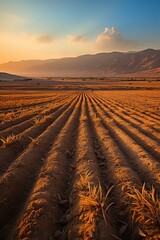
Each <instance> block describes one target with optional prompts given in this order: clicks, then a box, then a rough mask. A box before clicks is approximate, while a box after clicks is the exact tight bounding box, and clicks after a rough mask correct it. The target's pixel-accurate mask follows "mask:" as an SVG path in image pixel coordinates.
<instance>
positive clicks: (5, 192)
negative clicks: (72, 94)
mask: <svg viewBox="0 0 160 240" xmlns="http://www.w3.org/2000/svg"><path fill="white" fill-rule="evenodd" d="M78 103H79V99H77V103H74V104H72V105H71V106H70V107H69V108H68V109H67V110H65V111H64V112H63V113H62V114H61V115H60V116H59V117H58V119H57V120H56V121H55V122H54V123H53V124H52V125H51V126H50V127H48V128H47V129H46V131H45V132H44V133H42V134H41V135H40V136H39V137H38V138H37V139H36V140H35V141H33V142H32V143H31V145H30V146H29V148H28V149H26V151H24V153H23V154H22V155H21V156H20V157H19V158H17V159H16V161H15V162H14V163H13V164H11V165H10V167H9V168H8V170H7V171H6V173H5V174H4V175H3V176H2V177H1V178H0V192H1V198H0V202H1V205H0V212H1V215H2V216H3V218H0V227H2V226H5V223H6V222H7V220H9V219H11V216H12V218H13V215H15V214H16V212H17V211H18V209H19V207H20V205H21V204H22V203H23V201H24V199H25V198H26V197H25V194H26V193H27V192H28V191H30V190H31V186H32V185H33V183H34V182H35V178H36V176H37V173H38V171H39V169H40V168H41V167H42V165H43V164H44V158H45V155H46V154H47V151H48V150H49V149H50V147H51V145H52V143H53V141H54V140H55V139H56V137H57V135H58V134H59V132H60V130H61V129H62V127H63V126H64V124H65V123H66V121H67V119H68V117H69V116H70V114H71V113H72V112H73V110H74V107H75V105H76V104H78ZM13 206H14V207H13Z"/></svg>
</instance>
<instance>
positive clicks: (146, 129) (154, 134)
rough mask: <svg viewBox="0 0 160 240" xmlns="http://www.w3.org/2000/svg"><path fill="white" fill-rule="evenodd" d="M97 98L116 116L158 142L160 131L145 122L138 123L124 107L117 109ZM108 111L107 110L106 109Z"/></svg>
mask: <svg viewBox="0 0 160 240" xmlns="http://www.w3.org/2000/svg"><path fill="white" fill-rule="evenodd" d="M98 100H99V101H100V102H101V103H102V104H103V105H104V106H105V107H107V109H108V110H110V111H111V112H112V113H114V114H116V115H117V116H118V117H120V118H121V119H123V120H124V121H125V122H126V123H129V124H131V126H133V127H135V128H137V129H138V130H139V131H140V132H142V133H144V134H145V135H146V136H148V137H149V138H151V139H153V140H154V141H157V142H160V140H159V139H160V133H159V132H157V131H156V130H154V129H153V128H151V127H149V126H147V124H143V123H140V122H139V121H137V120H136V119H134V118H132V116H130V115H129V114H127V113H126V111H125V107H124V108H123V111H122V110H121V111H118V110H116V109H113V108H112V105H108V104H106V102H105V101H103V100H102V99H100V98H98ZM107 112H109V111H107Z"/></svg>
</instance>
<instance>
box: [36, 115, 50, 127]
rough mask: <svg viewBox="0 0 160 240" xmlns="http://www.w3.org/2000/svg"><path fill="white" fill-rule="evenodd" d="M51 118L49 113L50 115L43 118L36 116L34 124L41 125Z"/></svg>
mask: <svg viewBox="0 0 160 240" xmlns="http://www.w3.org/2000/svg"><path fill="white" fill-rule="evenodd" d="M49 118H51V117H50V116H49V115H48V116H43V117H41V118H35V119H34V124H35V125H40V124H42V123H44V122H46V121H47V120H48V119H49Z"/></svg>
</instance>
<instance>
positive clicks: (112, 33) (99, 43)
mask: <svg viewBox="0 0 160 240" xmlns="http://www.w3.org/2000/svg"><path fill="white" fill-rule="evenodd" d="M137 47H138V42H137V41H134V40H130V39H126V38H124V37H123V36H122V35H121V33H119V32H118V30H117V29H116V28H115V27H112V28H107V27H106V28H105V30H104V32H102V33H100V34H99V35H98V36H97V38H96V43H95V48H96V49H98V50H104V51H128V50H134V49H137Z"/></svg>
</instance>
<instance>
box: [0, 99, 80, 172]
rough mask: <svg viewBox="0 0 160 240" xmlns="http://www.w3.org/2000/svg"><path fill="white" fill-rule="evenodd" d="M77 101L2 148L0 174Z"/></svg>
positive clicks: (0, 148) (0, 149)
mask: <svg viewBox="0 0 160 240" xmlns="http://www.w3.org/2000/svg"><path fill="white" fill-rule="evenodd" d="M74 101H76V98H75V99H73V100H72V101H70V102H69V103H67V104H66V105H64V106H63V107H61V108H60V109H58V110H57V111H56V112H54V113H53V114H51V115H49V116H47V118H46V119H45V121H43V122H42V123H40V124H35V125H34V126H32V127H31V128H29V129H27V130H26V131H24V132H23V134H20V135H18V136H17V139H15V141H13V142H11V143H10V144H8V146H6V147H0V174H2V173H3V172H4V171H5V170H6V169H7V167H8V166H9V165H10V164H11V163H12V162H13V161H14V160H15V159H16V157H17V156H18V155H20V154H21V152H22V151H24V150H25V148H26V147H27V146H28V145H29V144H30V143H31V142H32V141H35V140H34V139H35V138H36V137H38V136H39V135H40V134H41V133H42V132H43V131H45V129H46V128H47V127H48V126H49V125H51V124H52V123H53V122H54V121H55V120H56V119H57V118H58V117H59V116H60V115H61V114H62V113H63V112H64V111H65V110H66V109H67V108H68V107H69V106H70V104H72V102H74Z"/></svg>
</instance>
